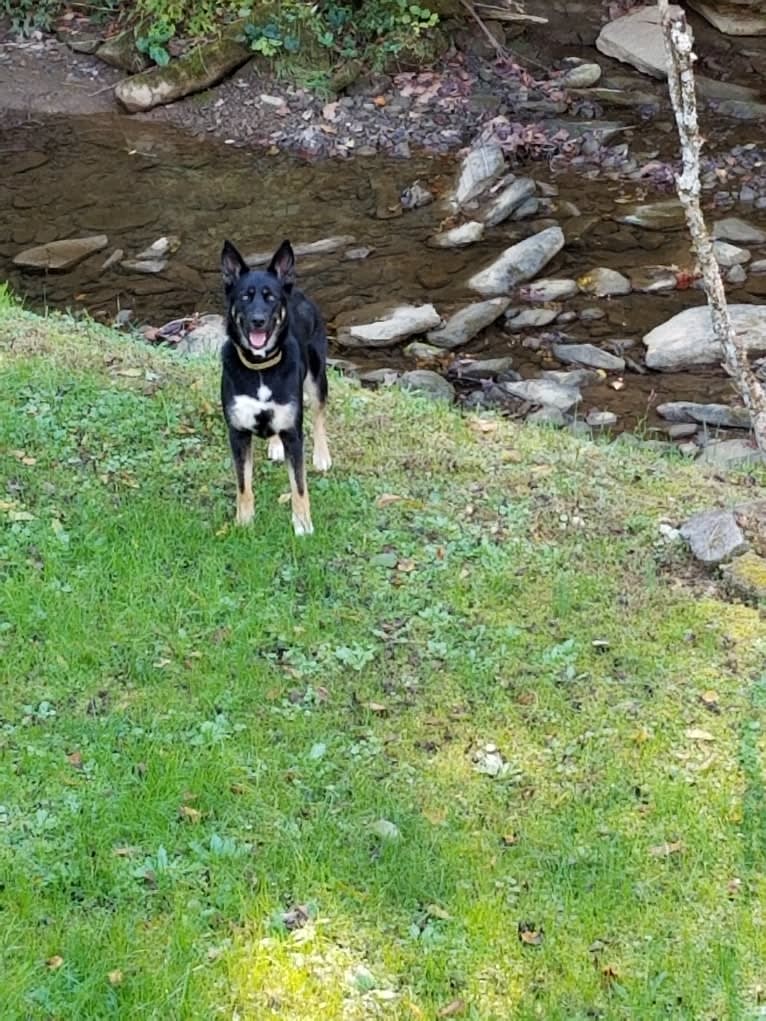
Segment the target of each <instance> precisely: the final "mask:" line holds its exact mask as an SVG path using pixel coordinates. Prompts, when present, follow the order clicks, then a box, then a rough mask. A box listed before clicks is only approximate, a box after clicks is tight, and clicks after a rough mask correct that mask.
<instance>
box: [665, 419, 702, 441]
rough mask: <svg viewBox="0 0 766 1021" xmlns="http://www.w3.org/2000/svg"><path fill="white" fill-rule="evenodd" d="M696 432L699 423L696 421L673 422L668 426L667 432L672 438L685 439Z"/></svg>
mask: <svg viewBox="0 0 766 1021" xmlns="http://www.w3.org/2000/svg"><path fill="white" fill-rule="evenodd" d="M696 432H697V425H696V423H695V422H673V424H672V425H669V426H668V428H667V433H668V436H669V437H670V438H671V440H685V439H688V438H689V437H690V436H694V435H695V434H696Z"/></svg>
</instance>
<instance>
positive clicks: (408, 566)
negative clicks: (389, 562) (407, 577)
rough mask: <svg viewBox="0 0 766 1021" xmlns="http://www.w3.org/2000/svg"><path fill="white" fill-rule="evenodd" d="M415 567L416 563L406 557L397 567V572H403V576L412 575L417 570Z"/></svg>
mask: <svg viewBox="0 0 766 1021" xmlns="http://www.w3.org/2000/svg"><path fill="white" fill-rule="evenodd" d="M415 567H416V564H415V561H414V560H410V559H409V557H405V558H404V559H403V560H400V561H399V562H398V563H397V565H396V569H397V571H401V572H402V573H403V574H410V573H411V572H412V571H414V570H415Z"/></svg>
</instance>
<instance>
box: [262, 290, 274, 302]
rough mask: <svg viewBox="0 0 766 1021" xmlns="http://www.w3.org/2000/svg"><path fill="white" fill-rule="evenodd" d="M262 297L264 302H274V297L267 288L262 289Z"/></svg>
mask: <svg viewBox="0 0 766 1021" xmlns="http://www.w3.org/2000/svg"><path fill="white" fill-rule="evenodd" d="M263 296H264V298H265V299H266V301H273V300H274V295H273V294H272V293H271V291H270V290H269V289H268V287H266V288H264V291H263Z"/></svg>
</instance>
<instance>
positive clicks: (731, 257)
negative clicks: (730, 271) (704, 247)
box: [713, 241, 750, 268]
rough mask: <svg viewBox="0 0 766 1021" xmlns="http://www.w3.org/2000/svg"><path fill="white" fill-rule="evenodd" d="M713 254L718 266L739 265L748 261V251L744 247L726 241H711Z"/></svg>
mask: <svg viewBox="0 0 766 1021" xmlns="http://www.w3.org/2000/svg"><path fill="white" fill-rule="evenodd" d="M713 255H714V256H715V260H716V262H717V263H718V265H719V266H723V267H724V268H728V267H729V266H741V265H742V263H744V262H749V261H750V252H748V250H747V249H746V248H737V246H736V245H730V244H729V243H728V242H726V241H714V242H713Z"/></svg>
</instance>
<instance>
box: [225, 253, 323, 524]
mask: <svg viewBox="0 0 766 1021" xmlns="http://www.w3.org/2000/svg"><path fill="white" fill-rule="evenodd" d="M294 269H295V256H294V254H293V250H292V247H291V246H290V242H289V241H284V242H282V244H281V245H280V247H279V249H278V250H277V252H276V253H275V255H274V257H273V259H272V260H271V262H270V263H269V266H268V268H267V269H266V270H265V271H260V270H251V269H249V268H248V266H247V264H246V262H245V260H244V259H243V258H242V256H241V255H240V254H239V252H238V251H237V249H236V248H235V247H234V245H233V244H231V242H229V241H226V242H225V243H224V246H223V251H222V253H221V271H222V273H223V282H224V287H225V290H226V304H227V309H226V332H227V334H228V340H227V341H226V343H225V344H224V347H223V351H222V356H221V357H222V362H223V372H222V376H221V402H222V404H223V414H224V418H225V419H226V424H227V425H228V427H229V442H230V444H231V452H232V456H233V458H234V469H235V471H236V474H237V523H238V524H240V525H247V524H249V523H250V522H251V521H252V519H253V509H254V505H253V451H252V438H253V435H254V434H255V435H256V436H260V437H261V438H262V439H266V438H268V440H269V457H270V458H271V460H272V461H282V460H285V461H286V462H287V471H288V474H289V476H290V492H291V498H292V510H293V528H294V529H295V534H296V535H310V534H311V533H312V532H313V531H314V526H313V525H312V523H311V509H310V506H309V493H308V489H307V487H306V469H305V464H304V459H303V390H304V386H305V388H306V391H307V393H308V396H309V399H310V402H311V404H312V405H313V409H314V467H315V468H317V469H319V471H327V469H328V468H329V467H330V465H331V463H332V462H331V460H330V451H329V448H328V446H327V434H326V432H325V402H326V400H327V334H326V333H325V328H324V323H323V322H322V317H321V316H320V314H319V310H318V309H317V307H316V305H315V304H314V303H313V302H312V301H310V300H309V299H308V298H307V297H306V296H305V295H304V294H302V293H301V291H299V290H298V289H297V288H296V287H294V286H293V282H294Z"/></svg>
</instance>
